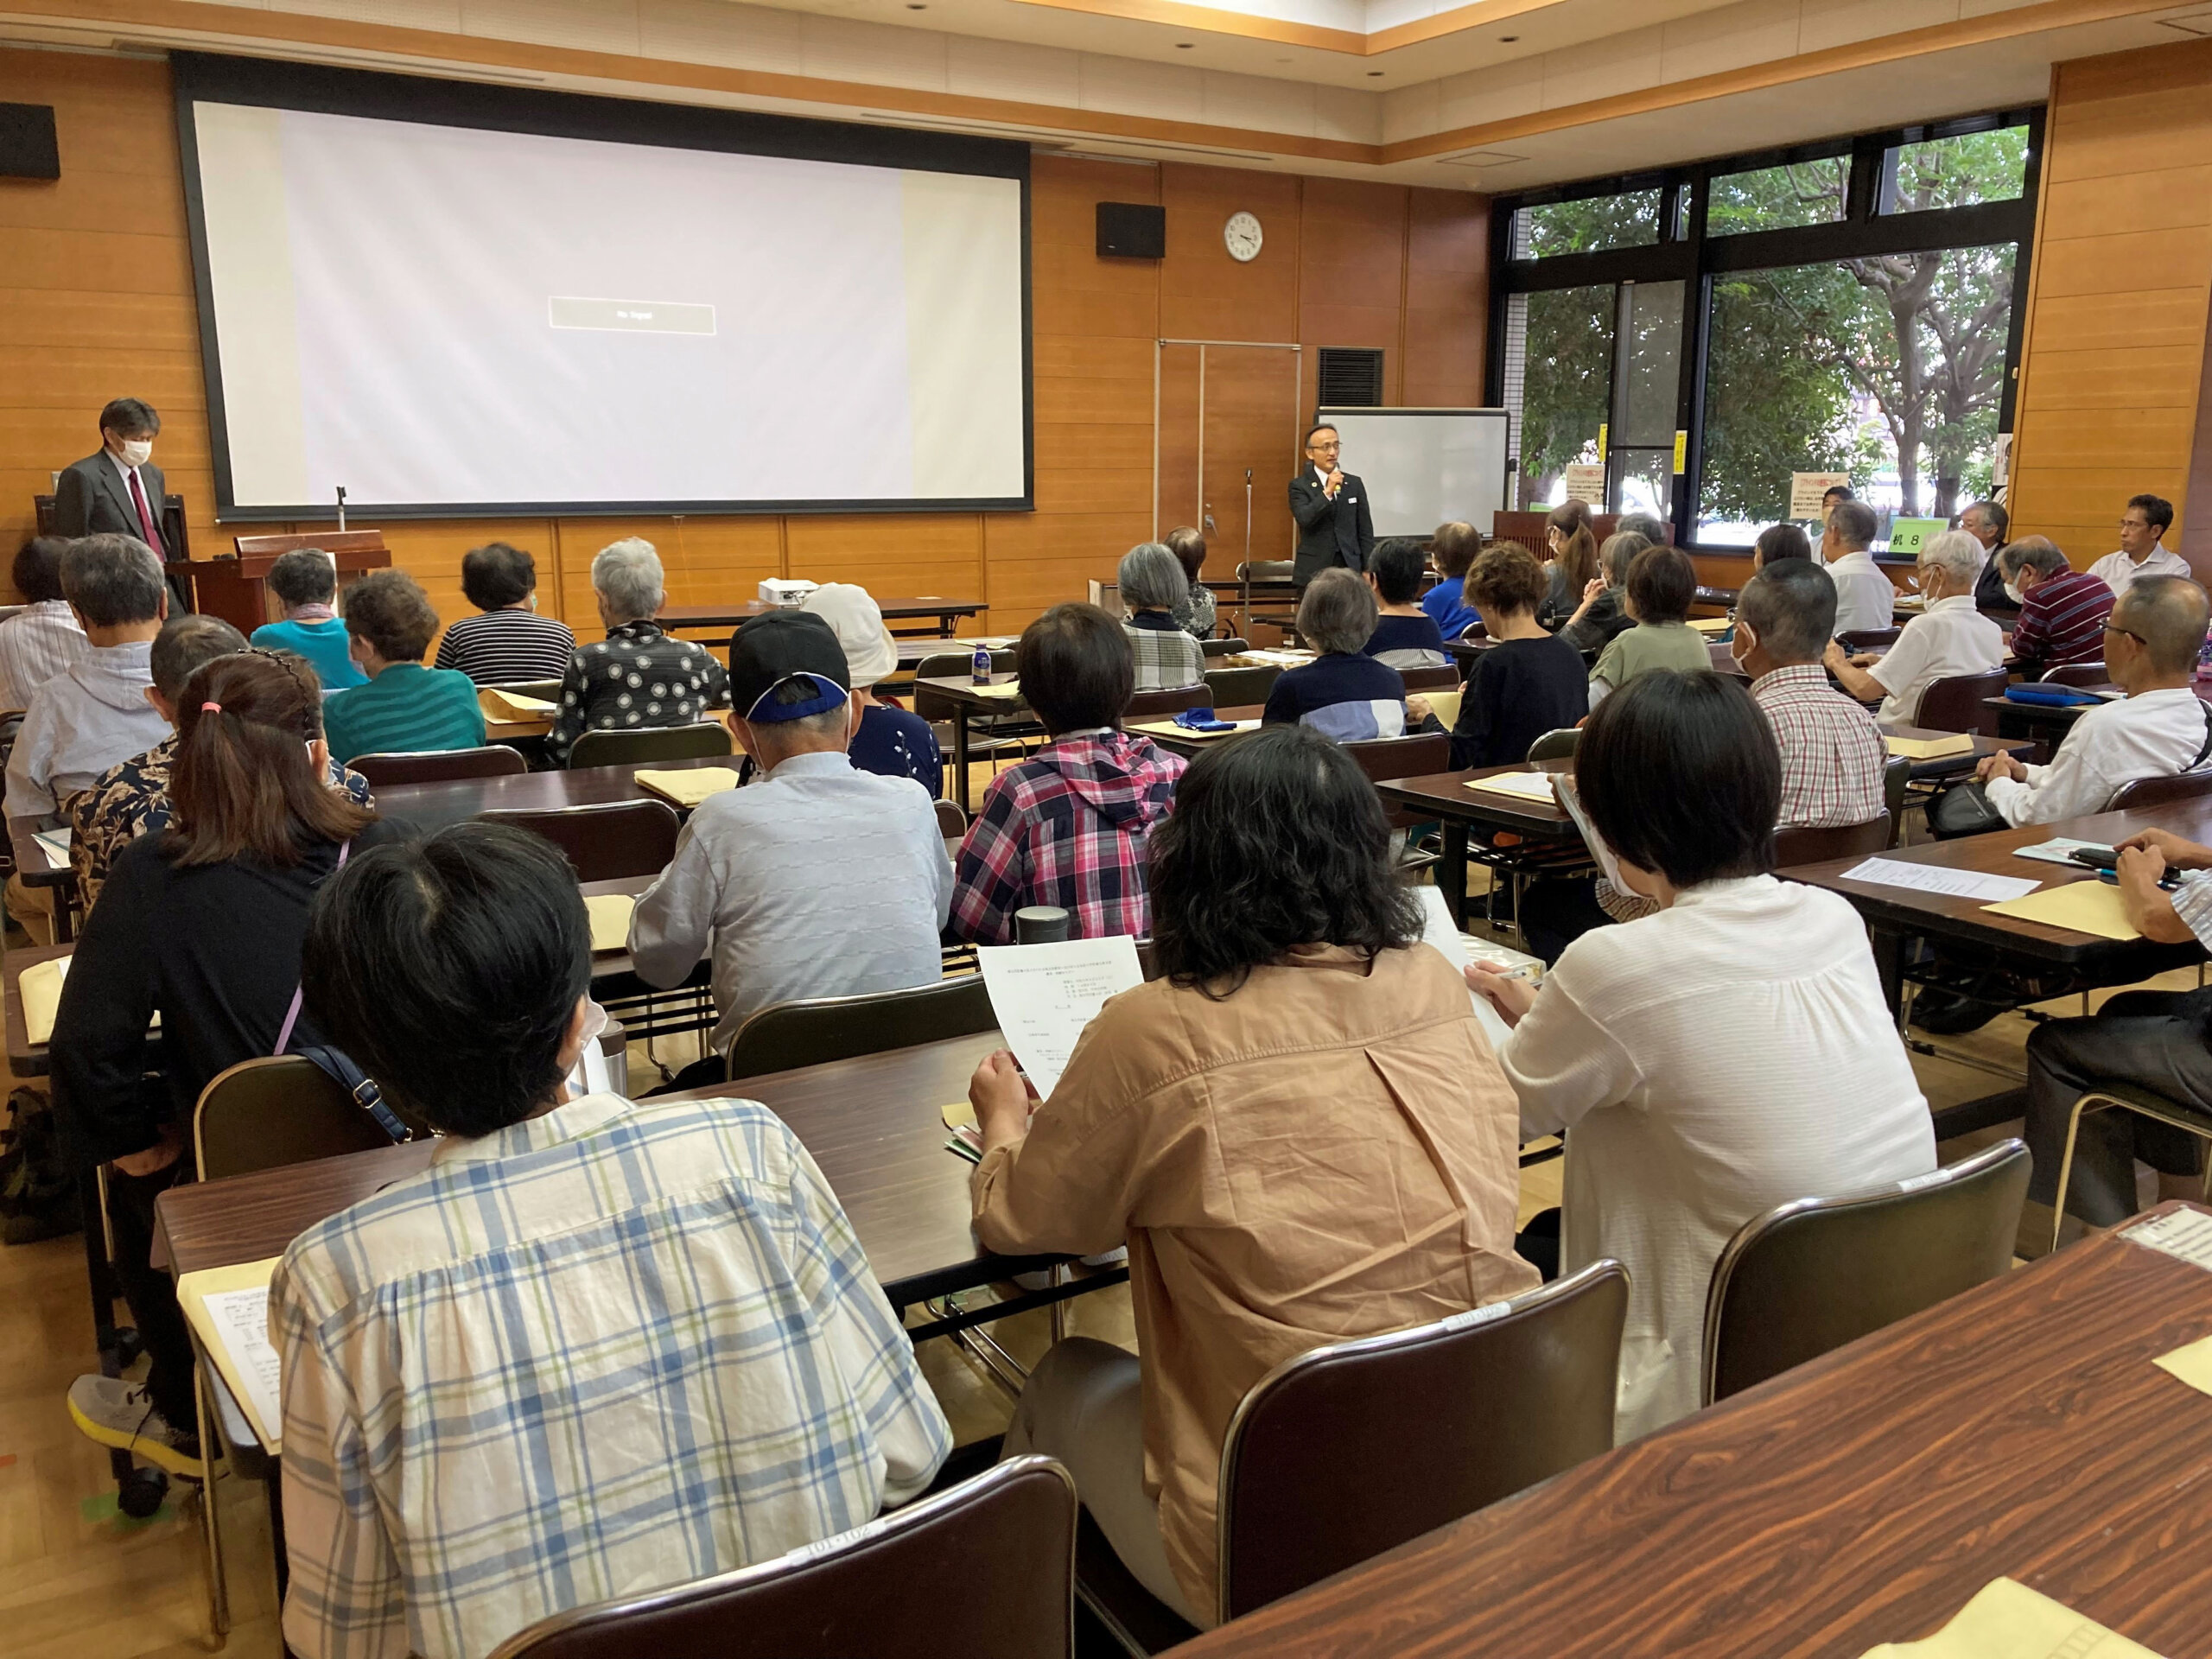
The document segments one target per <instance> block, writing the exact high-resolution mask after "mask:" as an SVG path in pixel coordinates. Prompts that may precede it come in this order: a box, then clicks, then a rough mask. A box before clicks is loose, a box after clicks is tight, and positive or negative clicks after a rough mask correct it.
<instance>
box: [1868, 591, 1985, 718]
mask: <svg viewBox="0 0 2212 1659" xmlns="http://www.w3.org/2000/svg"><path fill="white" fill-rule="evenodd" d="M2004 662H2005V631H2004V630H2003V629H2002V628H2000V627H1999V626H1997V625H1996V624H1995V623H1994V622H1993V621H1991V620H1989V619H1988V618H1987V617H1986V616H1984V615H1983V614H1982V613H1980V611H1977V610H1976V609H1974V594H1972V593H1971V592H1967V593H1963V594H1949V595H1947V596H1945V597H1944V598H1942V599H1939V600H1936V601H1935V602H1934V603H1933V604H1931V605H1929V607H1928V608H1927V609H1926V610H1925V611H1923V612H1922V613H1920V614H1919V615H1918V616H1916V617H1914V618H1913V619H1912V620H1911V621H1910V622H1908V623H1906V624H1905V625H1904V629H1903V631H1902V632H1899V633H1898V635H1897V644H1895V645H1891V647H1890V648H1889V650H1888V652H1886V653H1885V654H1884V656H1883V658H1882V660H1881V661H1879V662H1878V663H1876V664H1872V666H1871V667H1870V668H1869V669H1868V670H1867V677H1869V678H1870V679H1872V681H1873V682H1874V683H1876V684H1877V685H1878V686H1880V687H1881V688H1882V690H1884V691H1885V692H1887V693H1888V694H1889V695H1888V696H1885V697H1884V698H1883V699H1882V706H1881V708H1880V709H1878V710H1876V711H1875V715H1874V718H1875V720H1876V721H1877V722H1878V723H1879V724H1881V725H1884V726H1909V725H1910V724H1911V723H1912V722H1913V720H1914V718H1915V717H1916V715H1918V714H1919V712H1920V696H1921V693H1922V692H1923V691H1925V690H1928V688H1929V684H1930V683H1933V682H1935V681H1936V680H1944V679H1949V678H1951V677H1953V676H1955V675H1959V674H1986V673H1987V672H1988V671H1990V670H1991V669H1993V668H1999V667H2002V666H2003V665H2004Z"/></svg>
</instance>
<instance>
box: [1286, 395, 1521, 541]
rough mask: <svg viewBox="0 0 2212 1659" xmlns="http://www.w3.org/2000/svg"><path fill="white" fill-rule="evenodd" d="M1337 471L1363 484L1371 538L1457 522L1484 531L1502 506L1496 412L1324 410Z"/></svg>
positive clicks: (1500, 427)
mask: <svg viewBox="0 0 2212 1659" xmlns="http://www.w3.org/2000/svg"><path fill="white" fill-rule="evenodd" d="M1313 420H1314V424H1316V425H1317V426H1318V425H1319V424H1321V423H1323V422H1326V423H1329V424H1331V425H1332V426H1334V427H1335V428H1336V429H1337V435H1338V437H1339V438H1341V439H1343V440H1344V461H1343V465H1344V470H1345V471H1346V472H1348V473H1351V474H1354V475H1355V476H1357V477H1358V478H1359V479H1360V480H1363V482H1364V483H1365V484H1366V486H1367V499H1368V501H1369V504H1370V508H1371V510H1372V512H1373V513H1374V515H1375V533H1376V535H1377V536H1421V537H1426V536H1428V535H1430V534H1431V533H1433V531H1435V529H1436V527H1437V526H1438V525H1439V524H1449V523H1451V522H1452V520H1454V519H1464V520H1465V522H1466V523H1468V524H1472V525H1473V526H1474V527H1475V528H1476V529H1477V530H1480V531H1488V530H1489V528H1490V524H1491V515H1492V514H1493V513H1496V512H1499V511H1501V510H1502V509H1503V507H1504V506H1505V505H1506V499H1505V480H1506V472H1505V459H1506V457H1505V442H1506V435H1507V416H1506V412H1505V410H1502V409H1325V410H1321V411H1320V412H1319V414H1317V415H1315V416H1314V417H1313Z"/></svg>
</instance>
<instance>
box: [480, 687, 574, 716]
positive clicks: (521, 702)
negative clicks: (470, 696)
mask: <svg viewBox="0 0 2212 1659" xmlns="http://www.w3.org/2000/svg"><path fill="white" fill-rule="evenodd" d="M476 701H477V702H478V703H479V704H480V706H481V707H482V709H483V710H484V715H485V718H486V719H487V720H496V721H500V722H502V723H503V724H506V725H518V724H521V723H523V722H525V721H538V720H550V719H552V718H553V716H554V715H556V714H557V713H559V712H560V711H559V710H558V709H556V708H555V706H554V705H553V704H551V703H550V702H546V701H545V699H544V698H543V697H525V696H523V695H522V694H521V693H520V692H518V691H502V690H499V689H498V688H496V687H494V686H489V685H487V686H483V687H481V688H480V689H479V690H478V691H477V693H476Z"/></svg>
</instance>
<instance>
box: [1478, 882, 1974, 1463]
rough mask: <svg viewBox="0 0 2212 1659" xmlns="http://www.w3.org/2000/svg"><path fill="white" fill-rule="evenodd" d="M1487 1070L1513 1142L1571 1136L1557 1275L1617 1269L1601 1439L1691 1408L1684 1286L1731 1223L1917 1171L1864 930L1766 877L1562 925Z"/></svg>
mask: <svg viewBox="0 0 2212 1659" xmlns="http://www.w3.org/2000/svg"><path fill="white" fill-rule="evenodd" d="M1499 1058H1500V1059H1501V1060H1502V1061H1503V1064H1504V1067H1505V1074H1506V1076H1507V1077H1509V1078H1510V1080H1511V1081H1512V1084H1513V1086H1514V1089H1515V1090H1516V1093H1517V1094H1518V1095H1519V1096H1520V1100H1521V1128H1522V1135H1524V1136H1530V1137H1533V1136H1535V1135H1551V1134H1554V1133H1556V1132H1558V1131H1559V1130H1560V1129H1570V1130H1572V1133H1571V1134H1570V1135H1568V1136H1567V1176H1566V1215H1565V1217H1564V1222H1565V1227H1564V1230H1563V1231H1564V1236H1563V1238H1562V1241H1561V1251H1560V1268H1561V1270H1562V1271H1563V1272H1567V1273H1572V1272H1573V1271H1574V1270H1575V1269H1576V1268H1580V1267H1583V1266H1585V1265H1586V1264H1587V1263H1589V1262H1594V1261H1596V1260H1597V1259H1599V1257H1600V1256H1608V1255H1610V1256H1613V1257H1616V1258H1618V1260H1619V1261H1620V1262H1623V1263H1624V1265H1625V1266H1626V1267H1627V1268H1628V1270H1629V1275H1630V1293H1629V1310H1628V1328H1627V1331H1626V1332H1625V1334H1624V1339H1623V1342H1622V1347H1621V1375H1620V1396H1619V1414H1618V1419H1617V1420H1616V1423H1615V1428H1614V1434H1615V1439H1616V1440H1618V1441H1627V1440H1634V1439H1635V1438H1637V1436H1638V1435H1641V1434H1644V1433H1649V1431H1650V1430H1652V1429H1655V1428H1657V1427H1661V1426H1662V1424H1665V1423H1669V1422H1671V1421H1674V1420H1675V1418H1677V1417H1681V1416H1684V1415H1686V1414H1688V1413H1689V1412H1691V1411H1693V1410H1694V1409H1695V1408H1696V1406H1697V1402H1698V1378H1699V1372H1700V1362H1701V1350H1702V1345H1703V1338H1704V1328H1705V1324H1704V1322H1705V1297H1706V1287H1707V1282H1708V1281H1710V1280H1711V1278H1712V1276H1713V1262H1714V1261H1715V1260H1716V1259H1718V1257H1719V1254H1720V1251H1721V1249H1722V1247H1723V1246H1724V1245H1726V1243H1727V1242H1728V1239H1729V1237H1730V1236H1731V1235H1732V1234H1733V1233H1734V1232H1735V1230H1737V1229H1738V1227H1740V1226H1742V1225H1743V1224H1744V1223H1745V1222H1746V1221H1749V1220H1750V1219H1751V1217H1753V1216H1756V1215H1758V1214H1760V1213H1761V1212H1763V1211H1766V1210H1768V1209H1770V1208H1772V1207H1773V1206H1774V1205H1777V1204H1783V1203H1786V1202H1788V1201H1789V1200H1790V1199H1793V1198H1813V1197H1832V1196H1835V1195H1838V1194H1841V1193H1847V1192H1860V1191H1864V1190H1866V1189H1867V1188H1869V1187H1873V1186H1878V1185H1882V1184H1883V1183H1885V1182H1889V1181H1897V1180H1902V1179H1905V1178H1907V1177H1909V1176H1913V1175H1923V1174H1925V1173H1928V1172H1929V1170H1932V1169H1933V1168H1935V1167H1936V1137H1935V1129H1934V1125H1933V1123H1932V1122H1931V1120H1930V1118H1929V1110H1928V1103H1927V1101H1926V1099H1925V1098H1924V1097H1923V1096H1922V1094H1921V1092H1920V1087H1919V1084H1917V1083H1916V1081H1915V1079H1914V1077H1913V1075H1912V1066H1911V1065H1910V1062H1909V1061H1908V1060H1907V1059H1906V1058H1905V1052H1904V1045H1903V1044H1902V1043H1901V1042H1899V1040H1898V1039H1897V1027H1896V1025H1895V1023H1894V1022H1893V1021H1892V1020H1891V1017H1890V1013H1889V1009H1888V1007H1887V1006H1886V1005H1885V1003H1884V1001H1883V999H1882V988H1881V982H1880V980H1879V978H1878V976H1877V975H1876V973H1875V970H1874V957H1873V953H1872V950H1870V949H1869V948H1868V945H1867V943H1866V928H1865V926H1864V925H1862V924H1861V923H1860V921H1859V917H1858V915H1857V913H1856V912H1854V911H1853V909H1852V908H1851V906H1849V905H1848V904H1847V903H1845V902H1844V900H1843V899H1840V898H1838V897H1837V896H1836V895H1835V894H1834V893H1822V892H1821V891H1819V890H1817V889H1815V888H1812V887H1800V886H1798V885H1796V884H1795V883H1789V882H1782V881H1777V880H1775V879H1774V878H1773V877H1772V876H1770V875H1762V876H1754V877H1751V878H1749V879H1745V880H1726V881H1712V882H1707V884H1705V885H1704V886H1702V887H1693V888H1691V889H1689V890H1688V891H1687V892H1685V893H1681V894H1679V895H1677V897H1676V898H1675V902H1674V904H1673V906H1671V907H1670V908H1669V909H1666V910H1662V911H1661V912H1658V913H1657V914H1656V915H1653V916H1648V917H1645V918H1642V919H1641V920H1638V921H1633V922H1627V923H1624V924H1622V925H1619V926H1617V927H1604V928H1599V929H1597V930H1595V931H1592V932H1589V933H1586V934H1584V935H1583V936H1582V937H1581V938H1579V939H1577V940H1575V941H1574V943H1573V944H1570V945H1569V946H1568V947H1567V950H1566V951H1565V952H1564V953H1563V954H1562V955H1561V956H1560V959H1559V965H1558V966H1557V967H1555V968H1554V969H1552V971H1551V974H1550V976H1548V978H1547V979H1546V981H1545V982H1544V986H1543V988H1542V989H1541V991H1540V992H1538V993H1537V995H1536V1001H1535V1006H1534V1007H1531V1008H1530V1009H1529V1013H1528V1014H1526V1015H1525V1016H1523V1018H1522V1020H1521V1022H1520V1024H1519V1025H1518V1026H1517V1027H1515V1028H1514V1031H1513V1033H1512V1034H1511V1036H1510V1038H1509V1039H1507V1042H1506V1044H1505V1046H1504V1049H1503V1052H1501V1054H1500V1056H1499Z"/></svg>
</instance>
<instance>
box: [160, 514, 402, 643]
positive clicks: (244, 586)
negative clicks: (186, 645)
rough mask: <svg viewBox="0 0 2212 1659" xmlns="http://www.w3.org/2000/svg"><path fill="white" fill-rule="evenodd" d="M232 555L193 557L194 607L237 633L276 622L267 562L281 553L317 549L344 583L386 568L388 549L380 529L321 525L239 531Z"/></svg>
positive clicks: (279, 608)
mask: <svg viewBox="0 0 2212 1659" xmlns="http://www.w3.org/2000/svg"><path fill="white" fill-rule="evenodd" d="M236 543H237V546H238V556H236V557H235V558H227V559H194V561H193V562H192V575H193V588H194V594H195V595H196V596H197V598H198V600H199V601H200V609H201V610H202V611H205V612H206V613H207V614H208V615H210V616H219V617H221V618H222V619H223V620H224V621H226V622H227V623H229V624H230V625H231V626H232V627H234V628H236V629H237V630H238V632H240V633H243V634H247V635H251V633H252V632H253V631H254V630H255V629H256V628H257V627H259V626H261V625H262V624H263V623H264V622H281V621H283V620H284V607H283V605H282V604H281V603H279V602H278V601H277V596H276V595H275V594H272V593H270V591H269V589H268V577H269V567H270V565H272V564H274V563H277V557H278V556H279V555H281V554H285V553H289V552H291V551H292V550H294V549H296V548H302V547H315V548H320V549H321V550H323V551H324V552H326V553H327V554H329V555H330V557H331V562H332V563H334V564H335V565H337V567H338V585H339V586H340V588H344V587H345V586H346V583H348V582H352V581H353V579H354V578H355V577H356V576H359V575H360V574H361V573H362V572H363V571H365V570H382V569H387V568H389V567H390V565H391V550H389V549H387V548H386V547H385V544H384V532H383V531H376V530H326V531H321V532H319V533H317V534H315V535H310V536H240V537H237V538H236Z"/></svg>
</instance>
